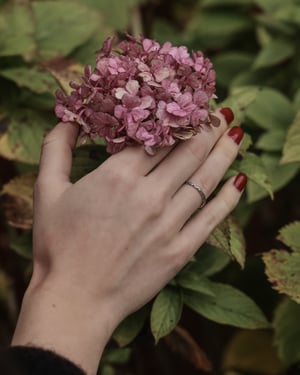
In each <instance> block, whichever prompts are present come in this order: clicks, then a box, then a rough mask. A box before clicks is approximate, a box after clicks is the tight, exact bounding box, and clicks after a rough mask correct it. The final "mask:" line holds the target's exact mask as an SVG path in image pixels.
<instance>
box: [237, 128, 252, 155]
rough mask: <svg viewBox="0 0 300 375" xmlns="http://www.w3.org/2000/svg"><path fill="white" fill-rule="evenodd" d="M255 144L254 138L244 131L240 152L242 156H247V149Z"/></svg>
mask: <svg viewBox="0 0 300 375" xmlns="http://www.w3.org/2000/svg"><path fill="white" fill-rule="evenodd" d="M252 145H253V141H252V138H251V136H250V134H247V133H244V136H243V139H242V143H241V145H240V149H239V154H240V155H242V156H245V154H246V152H247V150H248V149H249V148H250V146H252Z"/></svg>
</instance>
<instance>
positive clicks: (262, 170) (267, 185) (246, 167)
mask: <svg viewBox="0 0 300 375" xmlns="http://www.w3.org/2000/svg"><path fill="white" fill-rule="evenodd" d="M231 170H234V171H235V172H243V173H245V174H246V175H247V176H248V179H249V180H250V183H251V182H253V183H255V184H257V185H259V186H260V187H261V188H263V189H264V190H265V191H266V192H267V193H268V194H269V195H270V197H271V198H272V199H273V188H272V185H271V181H270V176H269V174H268V171H267V169H266V167H265V165H264V164H263V162H262V160H261V158H259V157H258V156H257V155H255V154H253V153H250V152H247V153H245V155H244V157H243V159H242V160H241V161H235V162H234V163H233V164H232V166H231ZM250 183H248V186H247V192H248V201H249V202H254V201H255V200H256V197H254V196H253V195H252V194H251V190H249V186H250ZM250 189H251V188H250Z"/></svg>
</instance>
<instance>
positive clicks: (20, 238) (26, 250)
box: [9, 228, 32, 259]
mask: <svg viewBox="0 0 300 375" xmlns="http://www.w3.org/2000/svg"><path fill="white" fill-rule="evenodd" d="M9 247H10V248H11V249H12V250H14V251H15V252H16V253H17V254H18V255H20V256H21V257H23V258H25V259H32V232H31V231H29V230H21V231H20V230H16V229H14V228H10V229H9Z"/></svg>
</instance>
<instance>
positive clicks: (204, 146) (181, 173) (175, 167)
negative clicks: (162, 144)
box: [147, 110, 228, 197]
mask: <svg viewBox="0 0 300 375" xmlns="http://www.w3.org/2000/svg"><path fill="white" fill-rule="evenodd" d="M219 112H220V113H219ZM215 115H216V116H218V117H219V119H220V125H219V126H218V127H212V128H211V129H209V130H208V131H204V132H202V133H201V134H197V135H196V136H194V137H192V138H191V139H189V140H188V141H186V142H183V143H180V144H179V145H178V146H177V147H175V149H174V150H173V151H172V152H171V153H170V154H169V155H168V156H167V157H166V159H165V160H164V162H163V163H161V164H160V165H158V166H157V167H156V168H155V169H154V170H153V171H152V172H151V173H150V174H149V175H148V177H147V178H148V181H149V182H150V183H151V181H152V182H153V184H155V188H156V189H157V181H160V184H159V186H160V189H161V190H162V192H163V193H164V195H165V196H168V197H172V196H173V195H174V193H175V192H176V191H177V190H178V189H179V188H180V186H181V185H182V184H183V182H184V181H186V179H187V178H188V177H189V176H191V175H192V174H193V173H194V172H195V171H196V170H197V169H198V168H199V167H200V166H201V164H202V163H203V162H204V161H205V160H206V158H207V156H208V154H209V153H210V151H211V149H212V148H213V147H214V145H215V143H216V142H217V141H218V139H219V138H220V137H221V136H222V134H223V133H224V132H225V131H226V129H227V128H228V123H227V121H226V117H225V116H224V115H223V114H222V110H219V111H217V112H215Z"/></svg>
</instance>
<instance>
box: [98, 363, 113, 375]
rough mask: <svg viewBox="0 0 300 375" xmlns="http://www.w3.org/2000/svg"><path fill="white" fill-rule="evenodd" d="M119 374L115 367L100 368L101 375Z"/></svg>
mask: <svg viewBox="0 0 300 375" xmlns="http://www.w3.org/2000/svg"><path fill="white" fill-rule="evenodd" d="M116 374H117V372H116V370H115V369H114V367H113V366H110V365H103V366H100V375H116Z"/></svg>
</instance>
